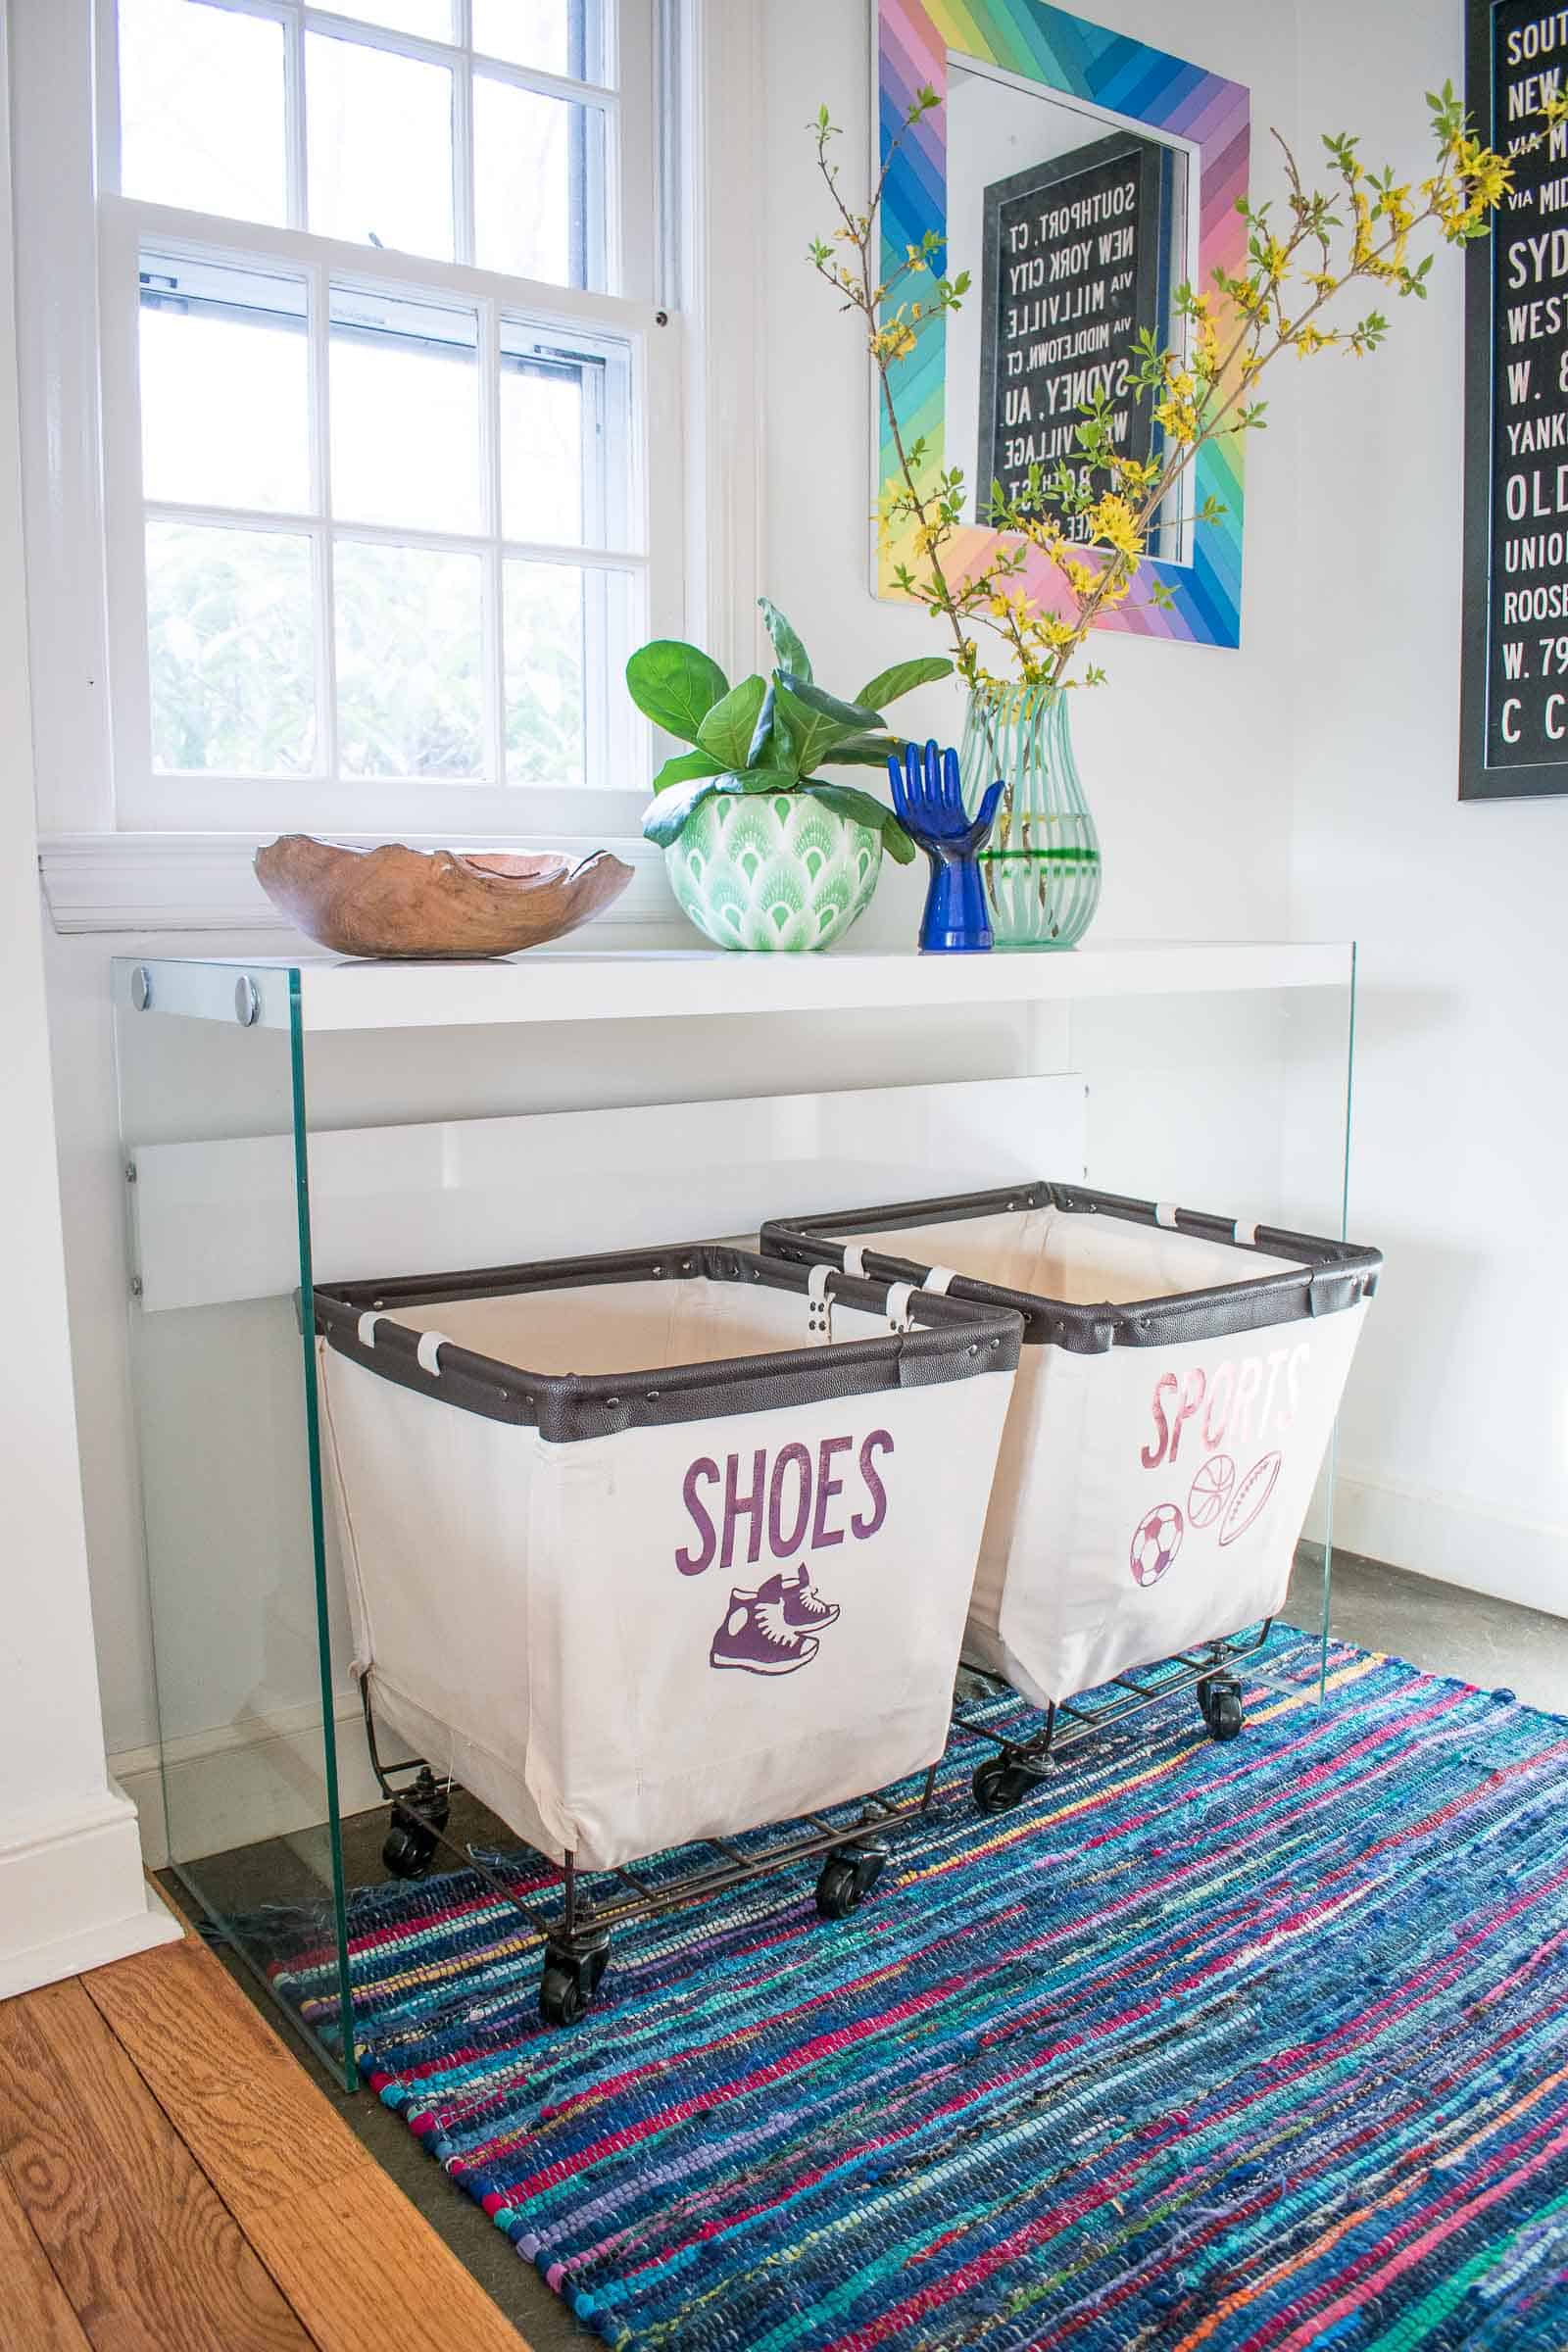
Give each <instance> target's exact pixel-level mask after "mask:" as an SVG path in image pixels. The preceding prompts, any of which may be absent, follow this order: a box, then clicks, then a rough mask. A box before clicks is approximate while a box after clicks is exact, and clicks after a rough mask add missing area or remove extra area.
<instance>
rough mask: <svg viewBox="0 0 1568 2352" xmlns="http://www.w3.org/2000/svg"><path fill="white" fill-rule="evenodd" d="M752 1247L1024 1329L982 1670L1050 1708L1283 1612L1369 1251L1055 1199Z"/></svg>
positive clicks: (956, 1209)
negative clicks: (960, 1305)
mask: <svg viewBox="0 0 1568 2352" xmlns="http://www.w3.org/2000/svg"><path fill="white" fill-rule="evenodd" d="M762 1247H763V1250H764V1251H767V1252H769V1253H771V1254H774V1255H783V1256H787V1257H789V1258H790V1259H792V1260H793V1261H795V1262H799V1263H806V1264H809V1263H812V1262H822V1261H826V1262H830V1263H831V1264H833V1265H834V1266H849V1267H851V1268H853V1269H856V1270H859V1269H861V1268H863V1269H864V1270H865V1271H866V1272H867V1273H871V1274H874V1275H876V1276H878V1277H882V1278H887V1279H891V1280H905V1281H909V1282H918V1283H921V1284H926V1285H930V1286H932V1287H933V1288H935V1289H938V1290H940V1291H942V1292H943V1293H944V1294H945V1295H946V1296H947V1297H949V1298H954V1299H966V1300H970V1301H984V1302H987V1303H990V1304H992V1305H999V1306H1012V1307H1016V1308H1017V1310H1018V1311H1019V1312H1020V1313H1021V1314H1022V1315H1023V1317H1024V1349H1023V1357H1022V1361H1021V1363H1020V1366H1019V1371H1018V1377H1017V1381H1016V1383H1015V1385H1014V1389H1013V1397H1012V1404H1011V1408H1010V1411H1009V1413H1008V1418H1007V1427H1006V1432H1005V1437H1004V1440H1003V1446H1002V1453H1001V1458H1000V1461H999V1464H998V1468H997V1477H996V1485H995V1488H994V1491H993V1495H992V1501H991V1509H990V1513H989V1515H988V1517H987V1521H986V1528H985V1535H984V1538H983V1541H982V1544H981V1553H980V1564H979V1569H978V1572H977V1574H976V1578H975V1588H974V1594H973V1599H972V1603H971V1606H970V1612H969V1623H968V1632H967V1635H966V1638H965V1643H964V1655H965V1657H966V1658H967V1659H968V1660H969V1661H970V1663H971V1664H974V1665H977V1666H982V1667H985V1668H987V1669H988V1670H989V1671H991V1672H993V1673H996V1674H1000V1675H1003V1676H1005V1679H1006V1680H1007V1681H1008V1682H1009V1683H1011V1684H1012V1685H1013V1687H1014V1689H1016V1690H1018V1691H1022V1692H1023V1693H1024V1694H1025V1695H1026V1696H1027V1697H1029V1698H1031V1699H1033V1700H1034V1701H1035V1703H1036V1704H1037V1705H1041V1706H1044V1705H1047V1704H1049V1703H1052V1702H1056V1701H1060V1700H1062V1699H1065V1698H1070V1697H1072V1696H1073V1695H1074V1694H1075V1693H1076V1692H1079V1691H1088V1690H1093V1689H1094V1688H1096V1687H1097V1686H1098V1685H1099V1684H1101V1683H1103V1682H1105V1681H1107V1680H1108V1679H1109V1678H1110V1677H1111V1676H1112V1675H1116V1674H1120V1673H1123V1672H1125V1671H1126V1670H1127V1669H1129V1668H1131V1667H1135V1666H1144V1665H1150V1664H1152V1663H1153V1662H1154V1661H1155V1660H1156V1659H1160V1658H1165V1657H1170V1656H1173V1655H1174V1654H1175V1653H1176V1652H1177V1651H1179V1650H1182V1649H1185V1648H1187V1647H1189V1646H1190V1645H1191V1644H1192V1643H1194V1642H1205V1641H1211V1640H1215V1639H1218V1638H1220V1637H1222V1636H1225V1635H1229V1634H1234V1633H1237V1632H1239V1631H1240V1630H1241V1629H1242V1628H1243V1627H1245V1626H1250V1625H1253V1624H1255V1623H1256V1622H1257V1621H1258V1620H1260V1619H1262V1618H1265V1617H1271V1616H1273V1615H1274V1614H1275V1612H1276V1611H1277V1610H1278V1609H1279V1607H1280V1606H1281V1604H1282V1602H1283V1600H1284V1598H1285V1589H1286V1586H1287V1584H1288V1582H1289V1580H1290V1574H1291V1566H1292V1561H1293V1559H1294V1556H1295V1550H1296V1544H1297V1539H1298V1537H1299V1534H1300V1531H1301V1524H1302V1521H1303V1520H1304V1518H1305V1515H1306V1509H1307V1504H1308V1502H1309V1500H1310V1498H1311V1493H1312V1488H1313V1485H1314V1482H1315V1481H1316V1478H1317V1473H1318V1469H1319V1465H1320V1464H1321V1462H1322V1459H1323V1455H1324V1451H1325V1448H1326V1447H1327V1445H1328V1440H1329V1434H1330V1430H1331V1428H1332V1426H1333V1421H1334V1416H1335V1413H1336V1412H1337V1410H1338V1408H1339V1402H1340V1395H1341V1392H1342V1390H1343V1389H1344V1386H1345V1380H1346V1375H1347V1373H1348V1370H1349V1365H1350V1358H1351V1356H1352V1354H1353V1353H1354V1351H1355V1343H1356V1340H1357V1338H1358V1336H1359V1334H1360V1329H1361V1323H1362V1320H1363V1317H1364V1316H1365V1313H1366V1307H1367V1301H1368V1300H1369V1299H1370V1298H1371V1297H1372V1294H1373V1292H1374V1290H1375V1289H1376V1286H1377V1278H1378V1272H1379V1269H1380V1267H1381V1265H1382V1262H1383V1261H1382V1258H1381V1255H1380V1254H1379V1252H1378V1251H1376V1250H1360V1249H1353V1248H1351V1247H1349V1246H1348V1245H1347V1244H1343V1243H1339V1242H1330V1241H1315V1240H1312V1239H1309V1238H1308V1237H1307V1236H1305V1235H1302V1234H1295V1233H1286V1232H1282V1231H1276V1230H1274V1229H1272V1228H1251V1227H1241V1226H1238V1225H1237V1224H1235V1223H1234V1222H1233V1221H1231V1220H1229V1219H1226V1218H1221V1217H1211V1216H1201V1215H1197V1214H1194V1213H1191V1212H1189V1211H1188V1210H1186V1209H1172V1208H1167V1207H1164V1206H1161V1205H1158V1204H1156V1203H1155V1202H1153V1201H1130V1200H1123V1199H1120V1198H1118V1197H1116V1196H1114V1195H1111V1194H1106V1193H1096V1192H1090V1191H1087V1190H1085V1189H1084V1188H1082V1187H1079V1186H1074V1185H1059V1184H1048V1183H1039V1184H1030V1185H1025V1186H1014V1187H1011V1188H1009V1189H1007V1190H1005V1191H1001V1192H995V1193H983V1194H971V1195H964V1196H962V1197H959V1198H956V1199H950V1200H941V1201H910V1202H906V1203H904V1204H902V1205H899V1206H892V1207H879V1208H870V1209H855V1210H849V1211H846V1212H844V1213H842V1214H838V1215H832V1216H817V1217H803V1218H782V1219H778V1220H776V1221H774V1222H772V1223H770V1224H768V1225H767V1226H765V1227H764V1228H763V1234H762Z"/></svg>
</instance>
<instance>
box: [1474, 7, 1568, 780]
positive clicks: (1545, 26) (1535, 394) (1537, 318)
mask: <svg viewBox="0 0 1568 2352" xmlns="http://www.w3.org/2000/svg"><path fill="white" fill-rule="evenodd" d="M1466 8H1467V23H1466V58H1465V104H1466V108H1467V111H1468V113H1469V115H1470V118H1471V121H1472V123H1474V124H1475V126H1476V128H1477V129H1478V131H1479V132H1480V135H1481V137H1482V138H1483V139H1484V140H1485V141H1486V143H1487V145H1488V146H1491V147H1495V148H1496V149H1498V151H1499V152H1500V153H1502V154H1504V155H1509V156H1510V157H1511V160H1512V163H1513V183H1512V186H1511V188H1510V190H1509V193H1508V195H1507V196H1506V197H1505V198H1504V200H1503V204H1502V207H1501V209H1500V210H1499V211H1498V212H1497V213H1495V215H1494V216H1493V228H1492V234H1491V236H1490V237H1481V238H1477V240H1476V241H1475V243H1474V244H1472V245H1471V246H1470V247H1469V249H1468V251H1467V253H1466V256H1465V455H1464V631H1463V644H1462V657H1463V659H1462V669H1461V680H1462V683H1461V694H1460V716H1459V798H1460V799H1461V800H1464V801H1495V800H1517V799H1521V798H1525V797H1529V796H1533V795H1536V794H1542V793H1554V792H1568V124H1561V123H1559V124H1556V125H1554V126H1553V127H1552V128H1551V129H1550V130H1549V131H1548V130H1547V129H1546V125H1545V123H1544V120H1543V117H1542V112H1541V109H1542V103H1543V100H1544V96H1545V93H1546V92H1547V90H1549V89H1551V88H1554V87H1555V86H1556V79H1557V78H1558V77H1560V76H1561V75H1562V74H1563V73H1565V72H1568V11H1565V10H1564V8H1563V5H1562V0H1557V5H1556V6H1554V7H1550V6H1547V5H1546V4H1545V0H1466ZM1538 136H1539V141H1540V143H1539V144H1538V145H1535V146H1531V144H1530V142H1531V141H1532V140H1534V139H1537V138H1538Z"/></svg>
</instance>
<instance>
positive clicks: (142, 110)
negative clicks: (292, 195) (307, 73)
mask: <svg viewBox="0 0 1568 2352" xmlns="http://www.w3.org/2000/svg"><path fill="white" fill-rule="evenodd" d="M285 153H286V147H285V140H284V132H283V28H282V26H281V25H278V24H275V23H272V22H270V21H269V20H268V19H266V18H264V17H244V16H237V15H235V14H233V13H232V12H230V11H229V10H227V9H219V8H204V7H202V6H201V5H200V4H199V0H120V156H121V185H122V187H123V190H124V192H125V194H126V195H127V196H140V197H143V198H145V199H146V200H147V201H148V202H149V203H152V204H178V205H184V206H186V207H188V208H189V209H190V210H192V211H194V212H203V213H229V214H233V215H235V216H237V217H238V218H239V219H241V220H245V221H282V220H283V218H284V216H285V211H286V205H287V196H286V181H285V176H284V156H285Z"/></svg>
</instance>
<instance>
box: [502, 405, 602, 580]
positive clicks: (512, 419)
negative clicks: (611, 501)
mask: <svg viewBox="0 0 1568 2352" xmlns="http://www.w3.org/2000/svg"><path fill="white" fill-rule="evenodd" d="M585 397H586V398H590V399H591V397H592V393H591V390H585V387H584V384H583V378H582V370H581V368H569V367H564V368H552V367H549V366H548V365H546V364H543V363H535V364H534V365H532V366H530V365H527V364H526V363H524V362H521V361H509V360H503V362H502V367H501V515H502V525H501V527H502V531H503V534H504V535H505V537H507V538H508V539H535V540H545V541H551V540H555V541H558V542H560V543H561V544H563V545H564V546H568V547H572V546H575V547H588V546H599V545H601V544H602V541H601V540H600V539H599V537H598V536H597V534H590V531H589V529H588V528H587V518H586V516H585V514H584V508H585V506H586V504H587V503H588V502H587V501H586V500H585V498H584V495H583V492H584V485H583V478H582V456H583V404H584V400H585ZM590 430H591V427H590Z"/></svg>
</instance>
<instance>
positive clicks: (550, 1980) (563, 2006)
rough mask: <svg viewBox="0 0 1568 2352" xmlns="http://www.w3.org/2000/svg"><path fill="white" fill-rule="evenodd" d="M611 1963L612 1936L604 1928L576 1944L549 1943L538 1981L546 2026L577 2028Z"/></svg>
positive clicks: (540, 2002)
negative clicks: (541, 1974) (542, 1970)
mask: <svg viewBox="0 0 1568 2352" xmlns="http://www.w3.org/2000/svg"><path fill="white" fill-rule="evenodd" d="M609 1960H610V1935H609V1931H608V1930H607V1929H601V1930H599V1932H598V1933H597V1934H596V1935H592V1936H587V1937H584V1938H581V1939H579V1941H578V1942H577V1943H575V1944H565V1943H557V1942H555V1941H554V1940H552V1941H550V1942H549V1943H547V1944H546V1946H545V1971H544V1975H543V1976H542V1977H541V1978H540V1980H539V2014H540V2016H541V2017H542V2018H543V2019H544V2021H545V2024H546V2025H547V2026H574V2025H576V2024H577V2023H578V2021H579V2020H580V2019H581V2018H582V2017H584V2016H585V2015H586V2014H587V2010H588V2004H589V2002H590V2001H591V2000H592V1999H593V1997H594V1994H595V1993H596V1992H597V1991H598V1989H599V1981H600V1979H601V1978H602V1977H603V1975H604V1973H605V1969H606V1966H607V1965H608V1963H609Z"/></svg>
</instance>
